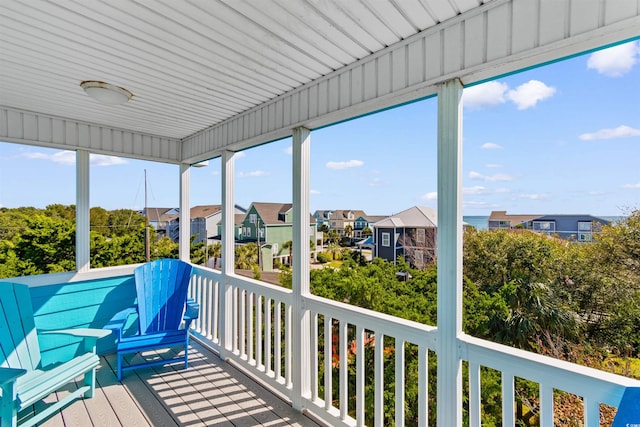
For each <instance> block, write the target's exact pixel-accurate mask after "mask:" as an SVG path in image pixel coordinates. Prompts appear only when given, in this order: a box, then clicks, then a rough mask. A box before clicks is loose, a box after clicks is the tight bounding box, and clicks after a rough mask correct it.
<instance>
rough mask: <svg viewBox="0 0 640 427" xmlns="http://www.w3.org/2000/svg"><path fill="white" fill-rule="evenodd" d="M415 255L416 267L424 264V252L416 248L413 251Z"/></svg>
mask: <svg viewBox="0 0 640 427" xmlns="http://www.w3.org/2000/svg"><path fill="white" fill-rule="evenodd" d="M413 255H414V258H415V263H416V267H422V266H423V265H424V252H422V251H418V250H416V251H414V252H413Z"/></svg>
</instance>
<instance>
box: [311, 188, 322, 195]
mask: <svg viewBox="0 0 640 427" xmlns="http://www.w3.org/2000/svg"><path fill="white" fill-rule="evenodd" d="M309 194H320V192H319V191H318V190H314V189H312V188H310V189H309Z"/></svg>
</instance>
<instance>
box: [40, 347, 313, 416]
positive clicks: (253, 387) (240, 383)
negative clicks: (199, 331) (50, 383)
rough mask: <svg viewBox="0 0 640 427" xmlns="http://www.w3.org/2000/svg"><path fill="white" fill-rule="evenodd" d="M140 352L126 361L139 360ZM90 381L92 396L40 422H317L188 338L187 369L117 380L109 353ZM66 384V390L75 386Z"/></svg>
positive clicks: (161, 369)
mask: <svg viewBox="0 0 640 427" xmlns="http://www.w3.org/2000/svg"><path fill="white" fill-rule="evenodd" d="M176 351H178V352H179V348H178V349H176V350H170V351H158V352H155V353H153V352H150V353H145V354H144V355H143V356H144V357H161V358H170V357H174V356H175V355H176ZM140 357H141V356H139V355H138V356H134V357H133V358H132V359H129V360H130V361H133V362H135V361H139V359H140ZM96 384H97V387H96V393H95V395H94V397H93V398H92V399H79V400H77V401H75V402H73V403H72V404H71V405H69V406H68V407H66V408H65V409H63V410H62V411H60V412H59V413H57V414H55V415H54V416H53V417H51V418H49V419H48V420H47V421H45V422H44V423H42V424H40V425H42V426H46V427H59V426H76V425H83V426H105V425H108V426H127V427H128V426H144V427H146V426H212V425H215V426H228V427H244V426H271V427H284V426H302V427H306V426H314V427H317V425H318V424H316V422H314V421H313V420H312V419H310V418H308V417H306V416H304V415H301V414H299V413H297V412H296V411H294V410H293V409H292V408H291V407H290V406H289V405H288V404H287V403H286V402H284V401H283V400H281V399H280V398H278V397H277V396H276V395H273V394H271V393H270V392H269V391H268V390H266V389H265V388H263V387H262V386H261V385H260V384H258V383H256V382H254V381H252V380H251V379H250V378H248V377H247V376H245V375H244V374H243V373H242V372H240V371H239V370H237V369H236V368H234V367H233V366H231V365H229V364H227V363H225V362H223V361H221V360H220V359H219V358H218V356H217V355H215V354H214V353H212V352H211V351H210V350H208V349H207V348H205V347H203V346H202V345H201V344H199V343H197V342H196V341H192V347H191V350H190V354H189V369H187V370H184V369H183V365H182V363H174V364H171V365H166V366H156V367H148V368H140V369H136V370H133V371H127V372H125V373H124V377H123V380H122V382H121V383H120V382H118V381H117V380H116V374H115V355H113V354H110V355H107V356H106V357H103V358H102V360H101V366H100V368H98V372H97V378H96ZM69 387H70V388H69V389H70V390H71V389H73V388H74V387H77V385H73V384H71V385H70V386H69ZM60 393H61V394H64V393H65V391H64V390H63V391H61V392H60ZM39 405H40V404H39ZM37 407H38V405H36V408H37Z"/></svg>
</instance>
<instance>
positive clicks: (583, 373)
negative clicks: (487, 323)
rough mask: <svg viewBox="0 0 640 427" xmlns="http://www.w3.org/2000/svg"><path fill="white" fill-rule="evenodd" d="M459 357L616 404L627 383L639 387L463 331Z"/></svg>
mask: <svg viewBox="0 0 640 427" xmlns="http://www.w3.org/2000/svg"><path fill="white" fill-rule="evenodd" d="M459 343H460V357H461V359H462V360H467V361H469V362H475V363H478V364H479V365H482V366H486V367H489V368H493V369H496V370H498V371H502V372H508V373H509V374H512V375H514V376H517V377H519V378H524V379H527V380H531V381H534V382H537V383H539V384H540V385H541V386H547V387H553V388H554V389H557V390H562V391H566V392H569V393H573V394H575V395H577V396H583V397H589V398H591V399H596V400H597V401H598V402H601V403H605V404H607V405H611V406H618V405H619V403H620V399H621V398H622V394H623V393H624V390H625V388H626V387H640V381H638V380H635V379H633V378H628V377H624V376H621V375H616V374H612V373H610V372H605V371H601V370H598V369H594V368H589V367H586V366H581V365H577V364H575V363H570V362H566V361H564V360H559V359H555V358H553V357H549V356H543V355H540V354H536V353H532V352H529V351H524V350H520V349H517V348H512V347H509V346H506V345H502V344H497V343H494V342H491V341H486V340H483V339H480V338H475V337H472V336H469V335H466V334H462V336H460V337H459Z"/></svg>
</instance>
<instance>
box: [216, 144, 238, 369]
mask: <svg viewBox="0 0 640 427" xmlns="http://www.w3.org/2000/svg"><path fill="white" fill-rule="evenodd" d="M234 155H235V153H234V152H233V151H224V152H223V153H222V190H221V193H222V283H220V290H221V291H220V292H221V294H222V295H221V305H220V318H219V319H220V320H219V321H220V329H219V334H220V336H219V339H220V347H221V351H220V357H221V358H222V359H223V360H224V359H225V358H226V356H227V351H231V350H232V348H233V341H232V338H233V328H232V327H233V315H234V314H233V310H232V303H233V289H232V288H231V285H230V284H229V279H228V277H229V274H231V273H233V269H234V263H235V262H234V261H235V246H236V236H235V223H234V218H235V202H234V169H235V167H234V166H235V157H234Z"/></svg>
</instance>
